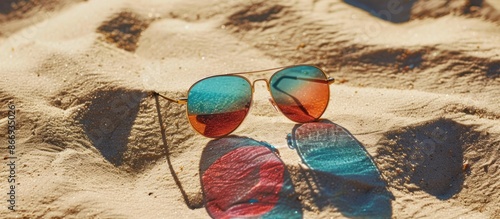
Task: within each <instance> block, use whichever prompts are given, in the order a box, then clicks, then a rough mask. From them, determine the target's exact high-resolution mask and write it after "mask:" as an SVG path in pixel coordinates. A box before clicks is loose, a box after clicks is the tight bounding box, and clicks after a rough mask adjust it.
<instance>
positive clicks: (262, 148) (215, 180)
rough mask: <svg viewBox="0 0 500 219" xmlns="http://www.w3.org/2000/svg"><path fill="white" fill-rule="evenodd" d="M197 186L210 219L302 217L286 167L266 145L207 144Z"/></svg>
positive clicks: (230, 140)
mask: <svg viewBox="0 0 500 219" xmlns="http://www.w3.org/2000/svg"><path fill="white" fill-rule="evenodd" d="M200 184H201V185H202V190H203V195H204V200H205V201H204V202H205V207H206V210H207V212H208V214H209V215H210V216H211V217H212V218H302V207H301V204H300V202H299V201H298V199H297V196H296V194H295V189H294V187H293V183H292V181H291V179H290V174H289V172H288V170H287V167H286V165H285V164H284V163H283V161H281V159H280V158H279V156H278V155H277V150H276V149H275V148H274V147H273V146H271V145H269V144H268V143H266V142H259V141H256V140H253V139H251V138H247V137H238V136H228V137H224V138H220V139H216V140H212V141H210V142H209V143H208V144H207V146H206V147H205V148H204V150H203V153H202V155H201V159H200Z"/></svg>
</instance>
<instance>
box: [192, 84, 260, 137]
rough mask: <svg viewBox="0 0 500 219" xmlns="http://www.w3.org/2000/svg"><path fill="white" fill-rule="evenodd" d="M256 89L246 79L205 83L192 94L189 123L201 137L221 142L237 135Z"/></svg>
mask: <svg viewBox="0 0 500 219" xmlns="http://www.w3.org/2000/svg"><path fill="white" fill-rule="evenodd" d="M251 101H252V87H251V85H250V83H248V81H247V80H245V79H244V78H242V77H238V76H233V75H228V76H217V77H210V78H206V79H203V80H201V81H199V82H197V83H196V84H194V85H193V86H192V87H191V89H190V90H189V92H188V103H187V111H188V118H189V122H190V123H191V125H192V126H193V128H194V129H195V130H196V131H198V132H199V133H200V134H202V135H204V136H206V137H210V138H217V137H222V136H224V135H227V134H229V133H231V132H232V131H234V130H235V129H236V128H238V126H239V125H240V124H241V122H242V121H243V119H245V116H246V115H247V113H248V110H249V108H250V103H251Z"/></svg>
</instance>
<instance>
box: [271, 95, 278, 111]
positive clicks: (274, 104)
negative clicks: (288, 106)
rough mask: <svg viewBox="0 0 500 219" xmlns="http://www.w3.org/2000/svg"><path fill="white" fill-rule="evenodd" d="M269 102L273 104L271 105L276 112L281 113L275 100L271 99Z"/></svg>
mask: <svg viewBox="0 0 500 219" xmlns="http://www.w3.org/2000/svg"><path fill="white" fill-rule="evenodd" d="M269 102H271V104H272V105H273V108H274V110H276V112H279V111H278V106H276V103H275V102H274V100H273V99H272V98H269Z"/></svg>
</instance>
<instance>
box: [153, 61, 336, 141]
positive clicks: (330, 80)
mask: <svg viewBox="0 0 500 219" xmlns="http://www.w3.org/2000/svg"><path fill="white" fill-rule="evenodd" d="M300 66H310V67H314V68H317V69H319V70H320V71H321V73H323V75H325V78H326V80H319V82H326V83H328V85H331V84H333V83H334V82H335V79H334V78H332V77H330V76H329V75H327V74H326V73H325V72H324V71H323V69H321V68H319V67H317V66H315V65H309V64H302V65H289V66H282V67H277V68H270V69H264V70H257V71H248V72H235V73H226V74H219V75H213V76H208V77H205V78H202V79H200V80H198V81H196V82H195V83H193V85H191V86H190V87H189V89H188V91H187V93H188V94H189V92H190V91H191V89H192V88H193V86H195V85H196V84H197V83H199V82H200V81H203V80H205V79H208V78H213V77H220V76H238V77H241V78H243V79H244V80H245V81H247V82H248V84H249V85H250V87H251V89H252V93H251V96H250V106H251V105H252V104H253V93H254V91H255V82H257V81H265V82H266V85H267V90H268V91H269V92H270V91H271V90H270V85H269V80H270V79H271V78H273V77H274V75H276V74H277V73H278V72H280V71H282V70H285V69H288V68H293V67H300ZM271 71H274V73H273V75H271V76H270V77H269V78H268V79H266V78H260V79H255V80H253V82H251V81H250V80H249V79H248V78H246V77H244V76H241V75H245V74H255V73H265V72H271ZM293 78H294V79H297V77H293ZM301 79H303V80H309V81H316V82H318V80H316V79H310V78H301ZM152 94H153V95H156V96H159V97H161V98H163V99H165V100H168V101H170V102H174V103H178V104H187V103H188V97H184V98H179V99H173V98H169V97H166V96H164V95H161V94H159V93H158V92H154V91H153V92H152ZM328 96H330V87H329V86H328ZM271 98H272V99H269V100H270V101H271V104H272V105H273V107H274V108H275V110H277V111H279V112H280V113H281V114H283V115H285V117H287V116H286V114H284V113H283V112H282V111H281V110H280V108H279V107H277V106H276V103H275V101H274V97H273V95H272V93H271ZM329 103H330V98H328V100H327V102H326V106H328V104H329ZM326 108H327V107H325V109H323V112H321V115H323V113H325V111H326ZM249 110H250V108H249ZM247 115H248V114H247ZM186 116H189V115H188V109H187V108H186ZM245 118H246V115H245ZM245 118H244V119H243V120H242V121H241V122H240V124H238V126H236V128H234V129H233V130H232V131H231V132H229V133H227V134H225V135H224V136H226V135H229V134H231V133H232V132H233V131H235V130H236V129H238V127H239V126H240V125H241V124H242V123H243V121H244V120H245ZM287 118H288V117H287ZM288 119H290V118H288ZM317 119H319V118H317ZM290 120H292V119H290ZM292 121H293V120H292ZM294 122H296V121H294ZM190 125H191V128H192V129H194V130H195V131H196V132H198V133H199V134H201V135H203V136H205V135H204V134H202V133H200V132H199V131H198V130H196V129H195V128H194V127H193V124H191V122H190ZM224 136H221V137H224ZM205 137H208V136H205ZM218 138H219V137H218Z"/></svg>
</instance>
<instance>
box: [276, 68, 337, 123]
mask: <svg viewBox="0 0 500 219" xmlns="http://www.w3.org/2000/svg"><path fill="white" fill-rule="evenodd" d="M269 83H270V87H271V95H272V96H273V99H274V102H276V104H277V106H278V108H279V109H280V110H281V112H282V113H283V114H285V116H286V117H288V118H289V119H291V120H293V121H295V122H301V123H304V122H311V121H314V120H317V119H319V118H320V117H321V115H322V114H323V112H324V111H325V109H326V107H327V105H328V100H329V98H330V88H329V85H328V81H327V77H326V75H325V74H324V73H323V71H321V70H320V69H318V68H316V67H314V66H309V65H304V66H294V67H290V68H286V69H283V70H281V71H278V72H276V73H275V74H274V75H273V76H272V77H271V81H270V82H269Z"/></svg>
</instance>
